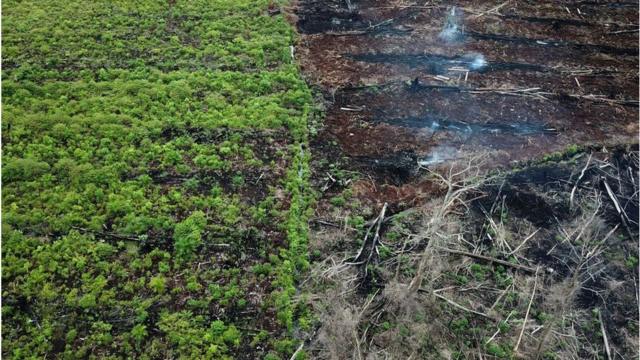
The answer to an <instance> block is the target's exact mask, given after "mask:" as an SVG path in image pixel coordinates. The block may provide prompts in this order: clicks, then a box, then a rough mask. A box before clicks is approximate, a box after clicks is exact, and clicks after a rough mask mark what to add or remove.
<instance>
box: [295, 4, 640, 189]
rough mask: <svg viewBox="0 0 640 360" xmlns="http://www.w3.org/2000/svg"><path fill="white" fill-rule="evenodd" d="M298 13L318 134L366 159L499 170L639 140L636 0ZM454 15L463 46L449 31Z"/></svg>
mask: <svg viewBox="0 0 640 360" xmlns="http://www.w3.org/2000/svg"><path fill="white" fill-rule="evenodd" d="M453 5H455V6H456V8H455V10H453V11H455V15H454V16H451V15H450V14H451V13H452V9H453ZM500 5H502V6H500ZM496 6H500V8H499V9H497V10H494V11H491V10H492V9H493V8H494V7H496ZM296 16H297V19H296V21H297V26H298V29H299V31H300V33H301V41H300V45H299V47H298V48H297V49H296V53H297V54H298V57H299V61H300V62H301V65H302V67H303V71H304V72H305V73H306V75H307V76H308V78H309V79H310V82H312V83H314V84H316V85H317V86H318V87H319V89H320V90H321V92H322V93H323V94H324V98H325V100H326V104H327V110H326V117H325V120H324V125H325V128H324V130H323V133H322V134H320V137H319V138H321V139H325V140H326V139H335V140H336V142H337V143H338V145H339V148H340V150H341V151H342V153H343V154H344V155H346V156H347V157H348V158H349V159H351V160H353V161H354V163H355V164H359V165H364V167H365V168H369V169H371V167H370V166H368V165H369V163H370V161H371V160H372V159H380V158H385V159H393V158H394V157H397V156H399V157H400V158H402V157H403V156H404V157H406V156H407V154H411V156H412V157H414V158H415V161H414V163H418V162H420V163H421V164H422V165H424V166H436V165H438V164H441V163H445V164H446V162H448V161H451V160H454V159H457V158H461V157H465V156H466V155H469V154H475V153H478V152H488V153H491V155H492V156H491V159H492V161H491V162H489V163H488V164H487V167H496V166H503V165H509V164H513V163H514V162H517V161H523V160H530V159H535V158H539V157H541V156H543V155H544V154H547V153H550V152H554V151H562V150H563V149H565V148H566V147H567V146H569V145H574V144H576V145H586V144H619V143H629V142H634V141H635V139H636V138H637V133H638V126H637V120H638V71H637V69H638V38H637V37H638V32H637V28H638V19H637V4H635V3H632V2H602V3H597V2H588V1H518V2H514V1H511V2H506V3H503V2H496V3H493V2H491V3H488V2H486V1H457V2H438V1H428V2H425V1H416V2H407V1H374V0H363V1H356V0H351V1H345V0H330V1H316V0H301V1H300V2H299V4H298V7H297V11H296ZM447 21H449V22H453V23H454V24H455V25H456V26H458V27H459V31H458V32H456V34H457V39H455V41H445V40H443V39H441V38H440V36H439V34H440V33H441V32H442V31H443V29H444V28H445V26H446V23H447ZM478 65H480V66H478ZM414 165H415V166H416V167H417V164H414ZM405 170H406V169H405ZM409 172H410V171H409ZM365 173H367V174H368V175H371V176H373V177H375V178H377V179H379V180H381V181H382V182H383V183H387V182H392V183H397V181H394V179H390V178H389V177H388V176H382V178H381V176H380V171H379V169H376V168H374V169H373V171H371V170H368V171H365ZM405 180H406V179H405ZM396 185H397V184H396Z"/></svg>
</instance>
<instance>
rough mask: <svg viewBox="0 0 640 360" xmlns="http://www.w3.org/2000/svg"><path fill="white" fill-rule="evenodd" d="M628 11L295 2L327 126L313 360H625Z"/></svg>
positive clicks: (633, 253)
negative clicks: (322, 359) (316, 328)
mask: <svg viewBox="0 0 640 360" xmlns="http://www.w3.org/2000/svg"><path fill="white" fill-rule="evenodd" d="M637 18H638V9H637V4H636V3H631V2H588V1H535V2H533V1H519V2H511V1H506V2H503V1H499V2H491V3H489V2H486V1H458V2H455V3H454V2H445V1H429V2H427V1H417V2H406V1H391V2H389V1H374V0H362V1H358V0H347V1H342V0H340V1H339V0H335V1H313V0H300V1H299V3H298V6H297V7H296V10H295V21H296V22H297V26H298V30H299V32H300V33H301V36H300V37H301V39H300V42H299V45H298V46H297V47H296V54H297V57H298V59H299V62H300V63H301V65H302V68H303V71H304V72H305V75H306V77H307V79H308V81H309V82H310V83H311V84H313V85H315V86H316V89H317V92H318V93H319V94H321V97H322V101H323V103H324V115H325V116H324V120H323V123H322V127H321V128H320V129H319V132H318V135H317V136H316V137H315V138H314V139H313V140H312V142H311V146H312V152H313V153H314V154H316V158H315V159H314V160H313V162H312V171H313V176H312V181H313V183H314V184H315V186H316V188H317V189H318V190H319V192H320V194H321V197H320V200H319V201H318V204H317V206H316V209H315V214H314V217H313V219H312V223H311V225H312V231H311V239H310V247H311V248H310V251H311V255H312V260H313V264H314V265H313V271H312V272H311V274H310V276H309V277H308V279H307V280H306V281H304V282H303V283H302V288H303V290H305V291H309V292H310V293H311V294H312V295H311V296H310V302H311V303H312V305H313V307H314V309H315V311H316V313H317V314H318V317H319V322H318V326H319V327H318V330H317V332H315V333H313V334H309V335H308V336H309V337H308V339H309V340H308V341H307V343H306V344H307V345H306V346H307V347H305V348H306V349H308V350H307V353H308V354H311V355H312V357H314V358H332V359H342V358H345V359H346V358H360V359H364V358H367V359H369V358H370V359H378V358H385V359H387V358H393V359H396V358H397V359H400V358H402V359H408V358H413V359H415V358H425V359H438V358H442V359H487V358H526V359H529V358H531V359H536V358H538V359H570V358H571V359H575V358H610V359H630V358H634V357H637V354H638V349H637V342H638V337H637V331H638V313H637V308H638V300H637V299H638V296H637V283H638V260H637V258H638V257H637V253H638V249H637V242H636V240H637V237H638V216H637V214H638V175H637V174H638V145H637V133H638V124H637V119H638V72H637V69H638V45H637V44H638V22H637ZM318 155H320V156H319V157H320V158H322V159H320V160H319V159H318Z"/></svg>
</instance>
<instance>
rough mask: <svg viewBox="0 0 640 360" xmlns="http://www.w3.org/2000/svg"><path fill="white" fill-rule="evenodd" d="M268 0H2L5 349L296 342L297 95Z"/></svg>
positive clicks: (275, 346)
mask: <svg viewBox="0 0 640 360" xmlns="http://www.w3.org/2000/svg"><path fill="white" fill-rule="evenodd" d="M279 6H282V4H278V3H277V2H272V1H267V0H258V1H248V0H240V1H231V0H216V1H213V2H211V1H189V2H186V1H180V0H177V1H167V2H155V1H150V0H149V1H147V0H145V1H137V2H130V1H108V2H107V1H97V2H89V3H87V2H80V1H71V2H69V1H50V2H39V3H33V2H22V1H8V2H5V4H4V6H3V12H4V17H3V20H5V21H4V22H3V29H2V30H3V35H4V39H3V40H4V42H3V52H4V59H5V64H6V66H3V71H2V75H3V88H2V95H3V97H2V99H3V100H2V102H3V104H2V105H3V110H2V111H3V114H2V115H3V121H2V140H3V159H2V160H3V161H2V162H3V165H2V180H3V204H2V210H3V211H2V225H3V226H2V237H3V247H2V280H3V289H2V298H3V307H2V315H3V323H2V331H3V337H2V345H3V346H2V351H3V355H5V356H7V357H10V358H16V359H20V358H32V357H54V358H87V357H88V358H131V357H137V358H149V359H151V358H185V359H187V358H198V359H200V358H213V359H225V358H229V359H230V358H242V357H244V358H270V359H277V358H288V357H289V356H291V354H292V353H293V352H294V351H295V349H296V348H297V346H298V344H299V343H298V340H296V339H295V337H294V334H295V333H296V332H297V330H298V329H300V328H302V329H308V328H309V327H310V326H311V325H310V314H309V313H308V310H307V309H306V308H305V307H304V306H302V305H298V302H297V301H295V298H296V287H295V284H296V281H297V279H298V277H299V275H300V274H301V273H302V272H304V271H305V270H306V269H307V267H308V263H307V261H308V260H307V250H306V244H307V243H306V241H307V240H306V238H307V227H306V226H307V225H306V224H307V222H306V220H307V217H308V216H309V204H310V202H311V201H312V194H311V191H310V189H309V186H308V176H309V168H308V163H309V156H310V155H309V153H308V151H307V150H306V145H307V143H308V139H307V117H308V113H309V111H310V103H311V95H310V92H309V89H308V88H307V86H306V84H305V83H304V81H303V80H302V79H301V78H300V76H299V73H298V69H297V67H296V66H295V65H294V64H292V59H291V56H290V49H289V46H290V45H292V44H293V42H294V41H295V38H294V33H293V31H292V29H291V26H290V25H289V24H287V23H286V21H285V20H284V17H283V15H281V14H275V12H273V11H269V10H270V9H271V10H272V9H274V8H277V7H279ZM300 357H301V358H302V357H304V354H303V353H301V354H300Z"/></svg>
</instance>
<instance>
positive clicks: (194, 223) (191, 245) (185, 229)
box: [173, 211, 206, 261]
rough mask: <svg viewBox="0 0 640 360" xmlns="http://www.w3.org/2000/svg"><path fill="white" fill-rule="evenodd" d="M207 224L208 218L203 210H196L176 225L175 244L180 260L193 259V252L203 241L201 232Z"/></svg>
mask: <svg viewBox="0 0 640 360" xmlns="http://www.w3.org/2000/svg"><path fill="white" fill-rule="evenodd" d="M205 225H206V219H205V215H204V213H203V212H202V211H195V212H194V213H192V214H191V215H190V216H189V217H188V218H186V219H185V220H183V221H182V222H180V223H178V224H177V225H176V228H175V230H174V232H173V241H174V244H173V246H174V249H175V252H176V257H177V259H178V261H186V260H189V259H191V257H192V256H193V253H194V252H195V250H196V249H197V247H198V246H200V244H201V242H202V235H201V234H202V231H203V230H204V227H205Z"/></svg>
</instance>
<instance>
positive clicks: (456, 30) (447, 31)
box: [438, 6, 463, 43]
mask: <svg viewBox="0 0 640 360" xmlns="http://www.w3.org/2000/svg"><path fill="white" fill-rule="evenodd" d="M438 37H439V38H440V40H442V41H444V42H446V43H454V42H457V41H460V40H462V37H463V25H462V18H461V16H460V14H459V11H458V9H457V8H456V7H455V6H454V7H452V8H451V11H450V12H449V14H448V15H447V18H446V20H445V23H444V27H443V28H442V31H441V32H440V35H438Z"/></svg>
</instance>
